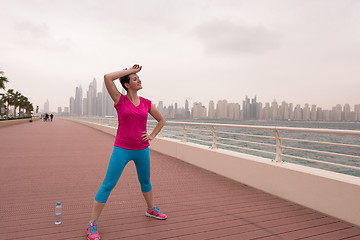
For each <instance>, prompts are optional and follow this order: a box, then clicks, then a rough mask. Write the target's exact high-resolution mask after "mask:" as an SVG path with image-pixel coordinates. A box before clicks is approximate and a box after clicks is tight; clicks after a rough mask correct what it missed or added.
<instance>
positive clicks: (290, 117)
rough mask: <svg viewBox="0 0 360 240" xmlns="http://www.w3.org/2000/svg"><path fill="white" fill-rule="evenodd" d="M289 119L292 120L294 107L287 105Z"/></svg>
mask: <svg viewBox="0 0 360 240" xmlns="http://www.w3.org/2000/svg"><path fill="white" fill-rule="evenodd" d="M289 119H290V120H294V105H293V104H292V103H289Z"/></svg>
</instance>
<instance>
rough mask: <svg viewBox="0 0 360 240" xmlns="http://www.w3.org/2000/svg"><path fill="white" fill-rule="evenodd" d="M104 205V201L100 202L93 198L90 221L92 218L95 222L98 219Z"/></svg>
mask: <svg viewBox="0 0 360 240" xmlns="http://www.w3.org/2000/svg"><path fill="white" fill-rule="evenodd" d="M104 207H105V203H101V202H98V201H96V200H94V204H93V209H92V212H91V220H90V223H92V222H93V221H94V220H95V221H96V222H97V221H98V219H99V217H100V214H101V212H102V210H103V208H104Z"/></svg>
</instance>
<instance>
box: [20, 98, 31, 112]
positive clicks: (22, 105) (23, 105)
mask: <svg viewBox="0 0 360 240" xmlns="http://www.w3.org/2000/svg"><path fill="white" fill-rule="evenodd" d="M28 102H29V100H28V98H27V97H25V96H23V95H21V96H20V97H19V101H18V103H19V114H20V113H21V110H22V109H25V108H26V106H27V104H28Z"/></svg>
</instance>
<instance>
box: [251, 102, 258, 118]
mask: <svg viewBox="0 0 360 240" xmlns="http://www.w3.org/2000/svg"><path fill="white" fill-rule="evenodd" d="M257 109H258V103H257V102H256V96H255V97H254V98H253V99H251V106H250V119H253V120H255V119H258V111H257Z"/></svg>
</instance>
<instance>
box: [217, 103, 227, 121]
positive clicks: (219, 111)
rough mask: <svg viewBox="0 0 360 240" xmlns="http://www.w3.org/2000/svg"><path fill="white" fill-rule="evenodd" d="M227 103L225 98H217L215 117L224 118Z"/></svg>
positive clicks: (225, 116)
mask: <svg viewBox="0 0 360 240" xmlns="http://www.w3.org/2000/svg"><path fill="white" fill-rule="evenodd" d="M227 105H228V103H227V100H219V101H218V102H217V105H216V118H217V119H226V118H227V115H228V113H227V112H228V106H227Z"/></svg>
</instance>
